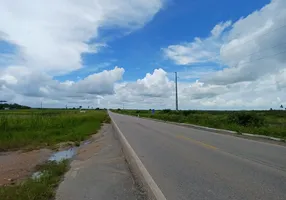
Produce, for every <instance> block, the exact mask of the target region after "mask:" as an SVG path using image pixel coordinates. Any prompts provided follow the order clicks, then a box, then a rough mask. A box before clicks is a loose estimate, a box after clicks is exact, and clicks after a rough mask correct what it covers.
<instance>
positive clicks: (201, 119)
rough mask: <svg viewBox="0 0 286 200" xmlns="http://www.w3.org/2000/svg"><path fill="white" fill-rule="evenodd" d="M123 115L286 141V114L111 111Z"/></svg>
mask: <svg viewBox="0 0 286 200" xmlns="http://www.w3.org/2000/svg"><path fill="white" fill-rule="evenodd" d="M113 111H115V112H118V113H122V114H129V115H134V116H137V115H138V114H139V115H140V117H148V118H154V119H159V120H164V121H172V122H179V123H189V124H196V125H201V126H206V127H211V128H218V129H226V130H232V131H236V132H238V133H252V134H259V135H267V136H273V137H278V138H282V139H286V111H282V110H273V111H195V110H186V111H178V112H176V111H171V110H160V111H156V112H155V114H152V113H151V111H149V110H113Z"/></svg>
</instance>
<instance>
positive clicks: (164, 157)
mask: <svg viewBox="0 0 286 200" xmlns="http://www.w3.org/2000/svg"><path fill="white" fill-rule="evenodd" d="M110 115H111V117H112V119H113V120H114V121H115V123H116V124H117V125H118V127H119V128H120V130H121V131H122V133H123V134H124V135H125V137H126V139H127V140H128V141H129V143H130V145H131V146H132V148H133V149H134V151H135V152H136V153H137V155H138V156H139V158H140V159H141V161H142V162H143V164H144V165H145V167H146V168H147V170H148V172H149V173H150V175H151V176H152V177H153V179H154V181H155V182H156V183H157V185H158V186H159V188H160V189H161V191H162V192H163V194H164V195H165V197H166V198H167V199H170V200H173V199H176V200H177V199H178V200H179V199H180V200H185V199H186V200H190V199H191V200H199V199H206V200H229V199H237V200H242V199H251V200H252V199H259V200H278V199H280V200H285V199H286V147H285V146H279V145H276V144H270V143H267V142H261V141H254V140H248V139H244V138H238V137H234V136H230V135H224V134H217V133H212V132H207V131H202V130H197V129H192V128H188V127H182V126H177V125H173V124H167V123H163V122H157V121H152V120H147V119H141V118H137V117H131V116H126V115H119V114H115V113H111V114H110Z"/></svg>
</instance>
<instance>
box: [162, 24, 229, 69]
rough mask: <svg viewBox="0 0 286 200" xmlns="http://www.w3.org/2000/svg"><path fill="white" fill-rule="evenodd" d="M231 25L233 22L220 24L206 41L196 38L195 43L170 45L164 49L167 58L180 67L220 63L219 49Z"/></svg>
mask: <svg viewBox="0 0 286 200" xmlns="http://www.w3.org/2000/svg"><path fill="white" fill-rule="evenodd" d="M230 25H231V21H227V22H225V23H222V22H221V23H219V24H218V25H216V26H215V27H214V28H213V30H212V31H211V36H210V37H208V38H206V39H201V38H198V37H196V38H195V39H194V41H193V42H190V43H188V42H185V43H182V44H178V45H170V46H168V47H167V48H164V49H163V52H164V54H165V55H166V56H167V58H169V59H171V60H173V61H174V62H175V63H176V64H178V65H191V64H194V63H205V62H218V61H219V54H218V52H219V49H220V47H221V45H222V38H221V37H220V36H221V35H222V33H223V32H224V31H225V29H226V28H228V27H229V26H230Z"/></svg>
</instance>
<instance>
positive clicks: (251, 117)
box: [228, 112, 265, 127]
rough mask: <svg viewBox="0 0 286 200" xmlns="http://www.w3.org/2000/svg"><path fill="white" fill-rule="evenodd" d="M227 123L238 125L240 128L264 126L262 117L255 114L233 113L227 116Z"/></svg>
mask: <svg viewBox="0 0 286 200" xmlns="http://www.w3.org/2000/svg"><path fill="white" fill-rule="evenodd" d="M228 122H229V123H234V124H238V125H240V126H254V127H260V126H263V125H265V120H264V118H263V117H261V116H259V115H257V114H255V113H247V112H234V113H232V114H229V115H228Z"/></svg>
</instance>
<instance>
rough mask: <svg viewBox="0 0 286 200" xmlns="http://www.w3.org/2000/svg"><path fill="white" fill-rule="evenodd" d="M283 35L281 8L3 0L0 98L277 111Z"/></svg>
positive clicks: (284, 78)
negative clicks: (270, 109) (176, 79)
mask: <svg viewBox="0 0 286 200" xmlns="http://www.w3.org/2000/svg"><path fill="white" fill-rule="evenodd" d="M285 35H286V1H285V0H271V1H270V0H252V1H249V0H239V1H238V0H236V1H229V0H216V1H213V0H148V1H146V0H81V1H77V0H61V1H58V0H50V1H46V0H26V1H22V0H0V100H7V101H8V102H11V103H14V102H15V103H20V104H24V105H29V106H32V107H39V106H40V105H41V102H42V104H43V106H44V107H55V108H58V107H65V106H66V105H67V106H68V107H78V106H80V105H81V106H83V107H88V106H90V107H106V108H118V107H120V108H122V107H123V106H124V107H125V108H144V109H149V108H154V109H162V108H171V109H173V108H174V107H175V100H174V99H175V94H174V72H178V81H179V83H178V85H179V106H180V109H269V108H270V107H272V108H274V109H275V108H277V109H278V108H279V106H280V105H281V104H285V105H286V40H285Z"/></svg>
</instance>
